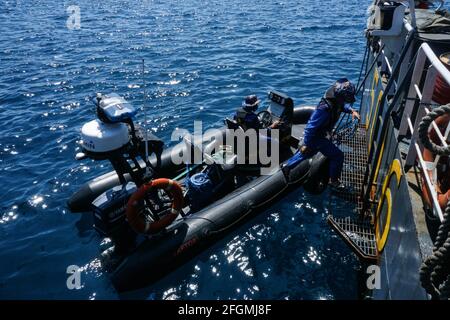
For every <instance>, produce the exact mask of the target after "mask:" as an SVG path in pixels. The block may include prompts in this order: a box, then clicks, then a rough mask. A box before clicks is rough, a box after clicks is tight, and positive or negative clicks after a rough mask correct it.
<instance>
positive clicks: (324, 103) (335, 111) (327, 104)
mask: <svg viewBox="0 0 450 320" xmlns="http://www.w3.org/2000/svg"><path fill="white" fill-rule="evenodd" d="M317 109H319V110H324V111H326V112H327V113H328V114H329V121H328V123H327V124H326V125H325V126H324V128H323V129H324V130H325V132H324V134H326V132H331V131H332V130H333V128H334V126H335V124H336V122H337V121H338V120H339V117H340V115H341V112H342V110H341V108H339V107H338V106H337V105H335V103H333V101H332V100H330V99H327V98H322V99H321V100H320V102H319V104H318V105H317Z"/></svg>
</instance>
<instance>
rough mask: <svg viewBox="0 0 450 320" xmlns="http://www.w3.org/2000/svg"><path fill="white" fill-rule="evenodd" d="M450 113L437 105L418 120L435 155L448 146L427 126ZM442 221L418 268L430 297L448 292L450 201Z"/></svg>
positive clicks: (449, 108) (422, 137) (449, 152)
mask: <svg viewBox="0 0 450 320" xmlns="http://www.w3.org/2000/svg"><path fill="white" fill-rule="evenodd" d="M445 113H450V104H447V105H444V106H440V107H437V108H435V109H433V110H432V111H431V112H430V113H428V114H427V115H426V116H425V117H424V118H423V119H422V121H421V122H420V125H419V138H420V141H421V142H422V144H423V146H424V147H425V148H427V149H428V150H430V151H431V152H433V153H435V154H437V155H441V156H442V155H446V156H449V155H450V146H446V147H445V146H439V145H437V144H435V143H433V142H432V141H431V140H430V138H429V137H428V128H429V127H430V125H431V123H432V122H433V121H434V120H435V119H436V118H438V117H440V116H442V115H444V114H445ZM443 218H444V219H443V221H442V223H441V225H440V226H439V229H438V234H437V236H436V239H435V241H434V244H433V245H434V246H433V253H432V254H431V255H430V256H429V257H427V258H426V259H425V261H424V262H423V264H422V266H421V268H420V282H421V284H422V287H423V288H424V289H425V291H426V292H427V293H428V294H430V295H431V298H432V299H436V300H437V299H440V298H444V297H447V298H448V293H449V292H450V201H449V202H448V203H447V207H446V208H445V212H444V214H443Z"/></svg>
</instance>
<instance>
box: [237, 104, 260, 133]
mask: <svg viewBox="0 0 450 320" xmlns="http://www.w3.org/2000/svg"><path fill="white" fill-rule="evenodd" d="M234 120H236V122H237V123H238V124H239V125H240V126H242V127H243V128H244V129H250V128H253V129H259V119H258V116H257V115H256V114H255V113H253V112H249V111H246V110H244V109H243V108H239V109H238V110H237V111H236V114H235V116H234Z"/></svg>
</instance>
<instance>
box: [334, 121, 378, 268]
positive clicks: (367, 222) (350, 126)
mask: <svg viewBox="0 0 450 320" xmlns="http://www.w3.org/2000/svg"><path fill="white" fill-rule="evenodd" d="M345 117H346V116H344V118H345ZM343 122H345V121H343ZM335 139H336V143H337V145H338V146H339V148H340V149H341V151H342V152H343V153H344V166H343V170H342V174H341V179H342V182H343V183H344V184H345V185H346V186H349V187H350V188H349V190H346V191H345V192H339V193H337V192H333V193H330V198H329V212H330V214H329V215H328V217H327V222H328V223H329V224H330V226H331V227H332V229H334V230H335V231H336V233H337V234H338V235H339V236H340V237H341V238H342V239H343V240H344V242H345V243H346V244H347V245H349V247H350V248H351V249H352V251H353V252H354V253H355V254H356V255H357V256H358V257H359V258H360V259H362V260H365V261H373V260H376V259H377V258H378V250H377V242H376V237H375V231H374V225H373V223H372V219H371V217H370V216H367V215H365V214H364V213H363V212H362V210H363V199H362V194H363V184H364V174H365V169H366V164H367V156H368V152H367V141H366V140H367V134H366V128H365V125H363V124H360V123H359V122H352V121H350V120H349V121H347V124H345V125H343V126H340V125H338V127H337V129H336V134H335ZM336 200H338V201H339V202H342V200H344V202H345V205H341V206H339V205H337V202H336ZM349 208H352V209H353V210H350V209H349ZM352 211H353V212H352ZM349 213H351V215H349Z"/></svg>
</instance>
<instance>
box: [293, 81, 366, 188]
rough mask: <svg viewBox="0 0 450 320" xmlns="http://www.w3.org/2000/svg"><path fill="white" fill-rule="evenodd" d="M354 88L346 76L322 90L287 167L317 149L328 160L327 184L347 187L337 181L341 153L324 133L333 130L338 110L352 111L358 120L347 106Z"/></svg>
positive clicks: (353, 95) (340, 166)
mask: <svg viewBox="0 0 450 320" xmlns="http://www.w3.org/2000/svg"><path fill="white" fill-rule="evenodd" d="M355 91H356V90H355V86H354V85H353V84H352V83H351V82H350V81H349V80H348V79H346V78H342V79H339V80H337V81H336V82H335V83H334V84H333V85H332V86H331V87H330V88H329V89H328V90H327V91H326V92H325V95H324V97H323V98H322V100H321V101H320V102H319V104H318V105H317V107H316V109H315V110H314V112H313V114H312V115H311V118H310V119H309V121H308V123H307V125H306V128H305V131H304V136H303V145H302V146H301V147H300V151H299V152H297V153H296V154H295V155H294V156H293V157H292V158H291V159H290V160H289V161H288V166H290V167H291V166H294V165H296V164H298V163H300V162H301V161H302V160H304V159H307V158H310V157H312V156H313V155H315V154H316V153H317V152H319V151H320V152H321V153H322V154H323V155H324V156H326V157H327V158H328V159H329V160H330V167H329V170H330V172H329V173H330V187H332V188H333V189H335V190H338V191H343V190H345V189H346V186H345V185H344V184H343V183H342V182H341V181H340V177H341V171H342V165H343V163H344V154H343V153H342V151H341V150H340V149H339V148H338V147H337V146H336V145H334V144H333V143H332V142H331V140H330V139H328V138H327V135H328V134H329V133H331V132H332V131H333V128H334V126H335V125H336V122H337V121H338V119H339V117H340V115H341V112H344V113H349V114H351V115H352V118H353V119H354V118H355V117H356V118H358V119H360V115H359V113H358V112H357V111H356V110H354V109H352V108H351V106H350V105H351V104H353V103H354V102H355V100H356V99H355V93H356V92H355ZM349 104H350V105H349Z"/></svg>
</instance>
